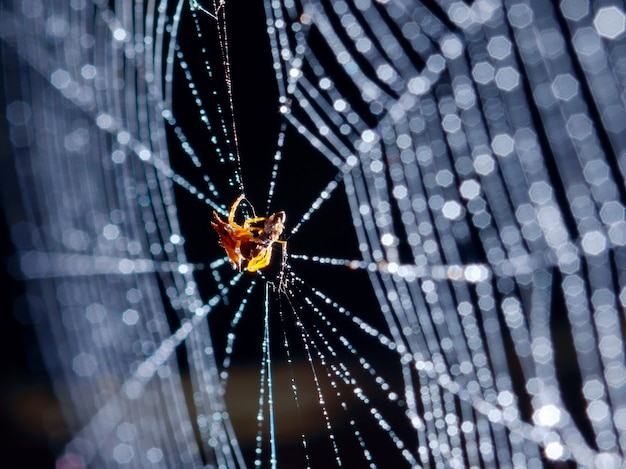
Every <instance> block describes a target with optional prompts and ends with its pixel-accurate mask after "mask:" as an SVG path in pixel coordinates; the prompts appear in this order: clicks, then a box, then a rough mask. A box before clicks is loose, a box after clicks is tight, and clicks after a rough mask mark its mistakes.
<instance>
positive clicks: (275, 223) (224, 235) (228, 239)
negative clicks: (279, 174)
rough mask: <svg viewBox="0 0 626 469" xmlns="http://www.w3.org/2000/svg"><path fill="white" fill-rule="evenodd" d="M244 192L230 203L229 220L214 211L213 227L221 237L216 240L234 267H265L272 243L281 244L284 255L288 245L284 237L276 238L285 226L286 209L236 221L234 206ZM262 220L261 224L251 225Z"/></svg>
mask: <svg viewBox="0 0 626 469" xmlns="http://www.w3.org/2000/svg"><path fill="white" fill-rule="evenodd" d="M243 198H244V196H243V194H242V195H240V196H239V197H238V198H237V200H235V202H234V203H233V205H232V206H231V208H230V212H229V214H228V221H227V222H226V221H224V220H222V219H221V218H220V216H219V215H218V214H217V213H216V212H213V219H214V221H212V222H211V226H212V227H213V228H215V231H217V234H218V235H219V237H220V240H219V244H220V246H222V247H223V248H224V249H225V250H226V254H227V255H228V258H229V259H230V262H231V264H232V265H233V267H234V268H235V269H237V270H238V271H240V272H241V270H242V269H245V270H247V271H248V272H256V271H257V270H260V269H264V268H265V267H267V266H268V265H269V263H270V260H271V258H272V245H273V244H274V243H280V244H282V245H283V256H284V255H285V252H286V249H287V241H283V240H280V239H278V238H279V237H280V235H281V234H282V232H283V230H284V229H285V212H276V213H273V214H272V215H270V216H269V217H267V218H266V217H254V218H248V219H247V220H245V221H244V222H243V226H242V225H238V224H237V223H236V222H235V212H236V211H237V206H238V205H239V203H240V202H241V201H242V200H243ZM261 222H263V227H260V226H253V225H254V224H257V223H261Z"/></svg>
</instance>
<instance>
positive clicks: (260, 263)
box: [247, 245, 272, 272]
mask: <svg viewBox="0 0 626 469" xmlns="http://www.w3.org/2000/svg"><path fill="white" fill-rule="evenodd" d="M271 259H272V246H271V245H270V246H268V247H267V248H266V249H265V251H264V252H262V253H261V254H259V255H258V256H256V257H254V258H252V259H250V261H248V267H247V269H248V272H256V271H257V270H260V269H263V268H265V267H267V266H268V264H269V263H270V260H271Z"/></svg>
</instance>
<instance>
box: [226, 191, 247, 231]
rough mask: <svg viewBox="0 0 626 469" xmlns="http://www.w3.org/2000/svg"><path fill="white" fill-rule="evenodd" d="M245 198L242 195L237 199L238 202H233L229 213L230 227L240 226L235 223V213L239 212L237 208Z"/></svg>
mask: <svg viewBox="0 0 626 469" xmlns="http://www.w3.org/2000/svg"><path fill="white" fill-rule="evenodd" d="M243 198H244V195H243V194H241V195H240V196H239V197H237V200H235V201H234V202H233V205H232V206H231V207H230V212H229V213H228V224H229V225H235V226H239V225H237V224H236V223H235V212H236V211H237V206H238V205H239V202H241V201H242V200H243Z"/></svg>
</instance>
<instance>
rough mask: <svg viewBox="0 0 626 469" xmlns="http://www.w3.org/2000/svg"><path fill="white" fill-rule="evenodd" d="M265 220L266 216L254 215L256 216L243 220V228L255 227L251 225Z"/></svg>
mask: <svg viewBox="0 0 626 469" xmlns="http://www.w3.org/2000/svg"><path fill="white" fill-rule="evenodd" d="M262 221H265V217H254V218H248V219H247V220H246V221H244V222H243V228H244V229H253V228H251V227H250V225H252V224H253V223H259V222H262ZM259 230H263V228H259Z"/></svg>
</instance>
